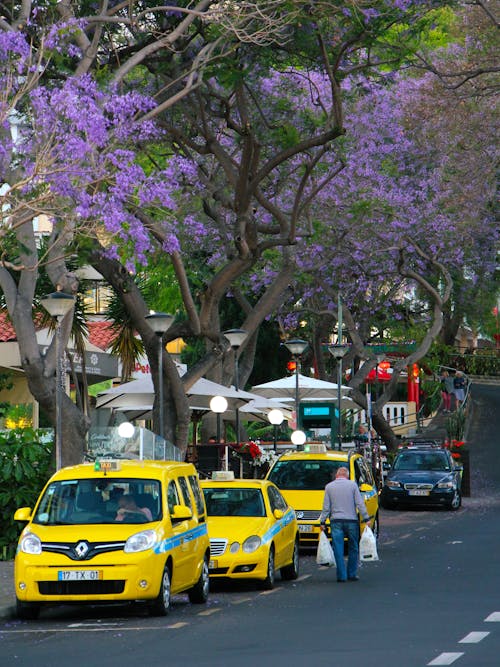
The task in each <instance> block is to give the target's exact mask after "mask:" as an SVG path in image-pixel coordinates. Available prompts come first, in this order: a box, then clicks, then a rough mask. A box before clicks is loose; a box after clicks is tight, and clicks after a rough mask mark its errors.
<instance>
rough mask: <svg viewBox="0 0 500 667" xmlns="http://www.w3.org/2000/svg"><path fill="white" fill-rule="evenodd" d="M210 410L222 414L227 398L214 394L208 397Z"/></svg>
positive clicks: (225, 407)
mask: <svg viewBox="0 0 500 667" xmlns="http://www.w3.org/2000/svg"><path fill="white" fill-rule="evenodd" d="M210 410H211V411H212V412H215V413H216V414H222V413H223V412H226V410H227V400H226V399H225V398H224V396H214V397H213V398H211V399H210Z"/></svg>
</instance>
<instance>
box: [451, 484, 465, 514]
mask: <svg viewBox="0 0 500 667" xmlns="http://www.w3.org/2000/svg"><path fill="white" fill-rule="evenodd" d="M461 505H462V494H461V493H460V490H459V489H455V491H454V493H453V498H452V499H451V501H450V504H449V505H448V509H450V510H452V512H456V510H458V509H459V508H460V507H461Z"/></svg>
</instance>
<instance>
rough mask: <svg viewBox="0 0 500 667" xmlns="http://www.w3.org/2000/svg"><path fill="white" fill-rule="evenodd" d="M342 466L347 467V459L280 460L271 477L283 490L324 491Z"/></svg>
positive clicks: (270, 474)
mask: <svg viewBox="0 0 500 667" xmlns="http://www.w3.org/2000/svg"><path fill="white" fill-rule="evenodd" d="M340 467H344V468H345V467H346V463H345V461H328V460H312V461H311V460H304V461H278V462H277V463H276V464H275V465H274V466H273V469H272V470H271V472H270V473H269V479H270V480H271V482H274V483H275V484H276V486H277V487H278V488H279V489H281V490H283V491H293V490H297V491H302V490H304V491H323V489H324V488H325V486H326V485H327V484H328V483H329V482H331V481H332V479H333V478H334V477H335V474H336V472H337V470H338V469H339V468H340Z"/></svg>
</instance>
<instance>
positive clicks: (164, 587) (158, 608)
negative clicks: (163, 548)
mask: <svg viewBox="0 0 500 667" xmlns="http://www.w3.org/2000/svg"><path fill="white" fill-rule="evenodd" d="M170 582H171V574H170V569H169V567H168V565H165V569H164V570H163V576H162V578H161V584H160V592H159V593H158V597H157V598H156V600H154V602H153V603H152V604H151V614H152V615H153V616H166V615H167V614H168V612H169V611H170Z"/></svg>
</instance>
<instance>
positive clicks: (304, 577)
mask: <svg viewBox="0 0 500 667" xmlns="http://www.w3.org/2000/svg"><path fill="white" fill-rule="evenodd" d="M310 576H311V575H310V574H303V575H302V576H300V577H298V579H297V581H305V580H306V579H309V577H310Z"/></svg>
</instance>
